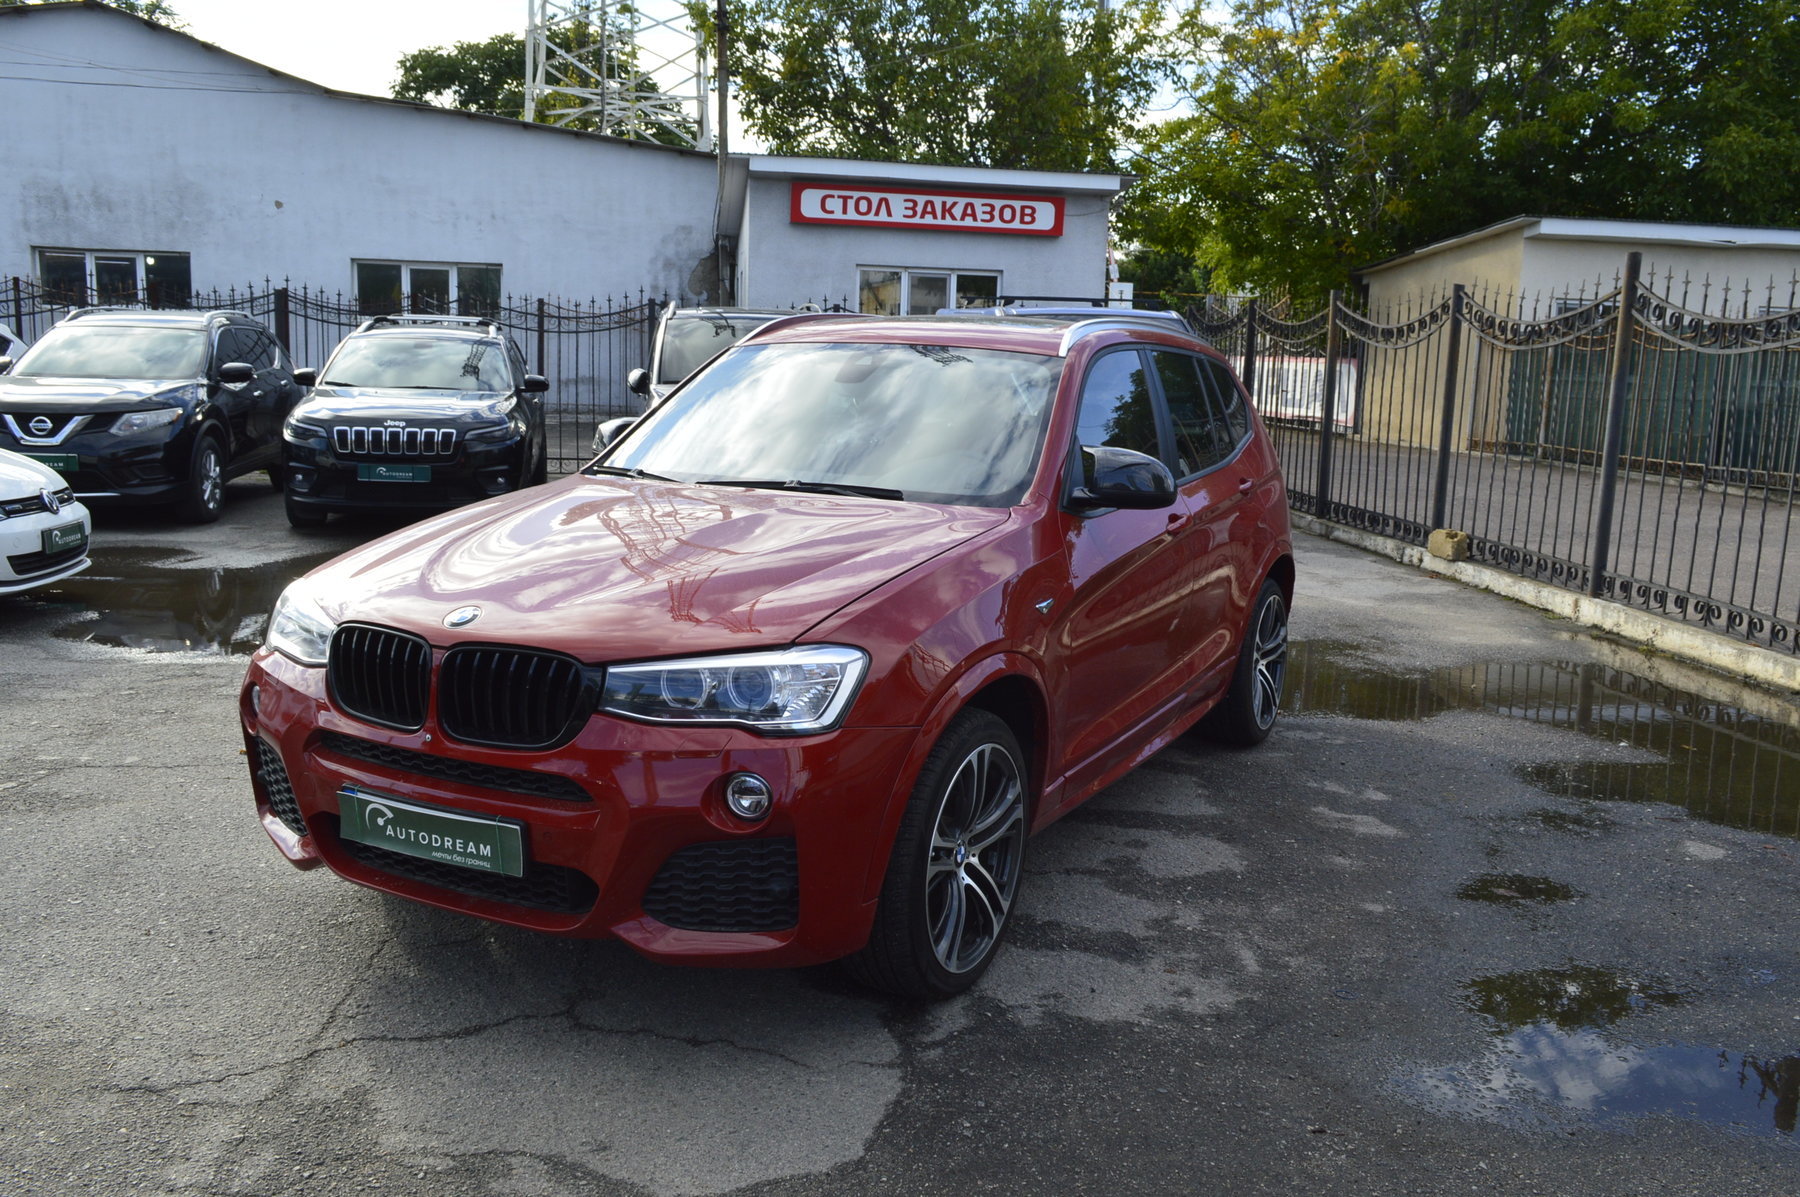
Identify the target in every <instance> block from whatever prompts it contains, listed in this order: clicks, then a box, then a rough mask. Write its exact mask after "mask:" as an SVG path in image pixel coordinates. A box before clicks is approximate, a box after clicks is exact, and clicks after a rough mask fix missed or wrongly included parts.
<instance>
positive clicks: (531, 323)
mask: <svg viewBox="0 0 1800 1197" xmlns="http://www.w3.org/2000/svg"><path fill="white" fill-rule="evenodd" d="M125 298H130V297H125ZM135 298H136V301H137V304H139V305H141V306H144V307H163V308H175V307H179V308H189V309H198V310H212V309H228V310H231V311H239V312H243V313H245V314H246V315H249V316H254V317H255V318H256V319H258V320H261V321H263V322H264V323H265V324H267V325H268V326H269V327H270V329H271V330H273V331H274V333H275V336H276V337H277V338H278V339H279V340H280V341H281V343H282V345H283V346H285V347H286V349H287V351H288V354H289V356H291V357H292V358H293V359H294V362H295V364H296V365H302V366H322V365H324V363H325V358H326V357H327V356H328V355H329V354H330V353H331V351H332V349H334V348H335V347H336V346H337V343H338V342H339V341H340V340H342V339H343V338H344V335H345V334H346V333H348V332H350V331H351V330H353V329H354V328H355V327H356V326H357V325H358V324H359V323H361V322H362V321H363V320H365V319H367V318H368V317H369V316H370V315H371V314H372V313H370V312H367V311H365V310H364V309H363V307H362V306H359V304H358V303H357V301H356V300H355V299H354V298H353V297H351V296H348V295H345V294H343V293H342V292H328V291H324V290H319V289H315V288H311V287H307V286H304V285H302V286H293V285H291V284H287V283H282V284H275V283H273V282H271V281H268V280H265V281H264V282H263V284H262V285H261V286H257V285H254V284H252V285H249V286H246V287H244V288H242V289H239V288H236V287H230V288H225V289H223V290H214V291H204V292H194V293H192V294H188V295H183V296H182V297H181V299H182V302H180V303H170V302H167V299H166V297H163V296H152V295H149V294H147V293H146V294H139V295H137V296H136V297H135ZM663 303H664V301H663V300H661V299H657V298H653V297H651V296H649V295H647V294H645V293H643V292H639V293H638V295H637V297H636V298H635V299H633V298H631V297H630V296H624V297H608V298H606V299H603V300H602V299H590V300H588V301H586V302H582V301H580V300H567V299H550V298H534V297H525V296H507V297H505V298H504V299H503V300H502V301H501V302H500V303H498V304H496V305H490V306H486V307H484V309H483V310H481V311H479V312H471V313H469V314H471V315H479V316H482V317H484V318H486V319H490V320H493V321H494V322H495V323H496V324H498V325H500V326H501V327H502V328H504V329H505V330H506V331H507V332H508V333H510V334H511V335H512V337H513V339H514V340H515V341H517V342H518V345H519V348H520V350H522V351H523V352H524V354H525V361H526V366H527V368H528V369H530V370H531V371H532V372H533V373H536V374H542V375H543V376H544V377H545V378H547V379H548V380H549V381H550V391H549V393H548V395H547V396H546V399H545V403H546V405H545V411H546V414H547V416H548V417H549V419H548V424H549V434H550V467H551V470H552V471H553V472H562V473H566V472H568V471H570V470H573V469H575V468H577V467H578V466H580V465H582V464H583V463H585V462H586V461H587V460H588V458H589V457H590V456H591V453H590V451H589V447H590V445H591V443H592V440H593V435H594V427H595V425H596V424H598V423H599V422H600V421H601V420H605V419H608V418H610V417H612V416H619V415H636V414H637V413H638V412H639V411H641V410H643V401H642V400H641V399H639V398H638V397H637V396H636V395H633V394H632V393H631V392H630V391H629V390H627V389H626V386H625V375H626V373H627V372H628V371H630V370H631V369H632V368H633V367H635V366H647V365H649V364H650V338H651V336H652V334H653V333H654V332H655V329H656V319H657V315H658V313H659V312H660V311H661V309H662V306H663ZM419 306H420V310H427V309H428V306H429V305H428V304H426V303H424V302H423V301H422V302H421V304H420V305H419ZM70 310H71V305H70V304H69V302H68V301H67V297H66V296H64V295H61V294H60V293H58V292H56V291H54V290H51V289H47V288H45V287H43V286H42V285H40V284H39V283H38V282H37V281H35V280H32V279H22V278H13V279H10V280H7V283H6V285H5V290H4V292H3V293H0V321H4V322H6V323H8V324H11V325H12V327H13V328H14V329H16V330H17V331H18V332H19V334H20V335H21V336H23V337H24V338H25V340H26V341H28V342H29V341H35V340H37V338H39V337H41V336H42V335H43V334H44V333H45V332H47V331H49V329H50V327H51V326H52V325H54V324H55V323H56V322H57V321H58V320H60V319H62V318H63V317H64V316H66V315H67V314H68V313H69V311H70ZM401 310H405V311H410V310H413V307H412V304H411V302H410V300H407V301H405V302H403V305H402V309H401Z"/></svg>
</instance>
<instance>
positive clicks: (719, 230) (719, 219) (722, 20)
mask: <svg viewBox="0 0 1800 1197" xmlns="http://www.w3.org/2000/svg"><path fill="white" fill-rule="evenodd" d="M729 22H730V16H729V14H728V13H727V12H726V10H725V0H717V3H716V4H715V6H714V8H713V25H714V28H715V29H717V30H718V43H719V46H718V50H719V65H718V69H717V72H716V75H715V77H716V78H717V80H718V84H719V120H718V128H717V130H716V131H715V133H714V136H713V150H714V151H715V152H716V153H717V154H718V155H719V200H718V205H717V209H716V212H715V215H714V216H713V261H714V262H716V263H717V264H718V271H719V280H718V290H717V295H718V299H719V302H721V303H725V302H727V301H729V300H733V299H735V298H736V296H734V295H732V294H731V286H730V284H731V279H730V278H729V277H727V276H728V275H729V273H730V270H731V264H730V261H729V255H728V254H727V253H726V252H725V250H726V243H727V241H728V236H727V234H726V232H725V230H724V228H723V227H722V225H723V224H724V220H725V159H726V156H727V153H728V151H729V149H730V138H729V137H728V136H727V134H726V131H725V100H726V97H727V96H728V95H729V94H730V92H731V70H730V68H729V67H728V66H727V65H726V61H725V47H726V45H727V42H728V40H729V38H730V36H731V26H730V24H729Z"/></svg>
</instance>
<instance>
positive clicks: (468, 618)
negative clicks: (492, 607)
mask: <svg viewBox="0 0 1800 1197" xmlns="http://www.w3.org/2000/svg"><path fill="white" fill-rule="evenodd" d="M480 618H481V608H480V607H458V608H457V609H456V610H454V611H452V612H450V614H448V615H446V616H444V626H445V627H447V628H466V627H468V626H469V625H470V624H472V623H474V622H475V621H476V620H477V619H480Z"/></svg>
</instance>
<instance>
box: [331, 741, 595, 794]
mask: <svg viewBox="0 0 1800 1197" xmlns="http://www.w3.org/2000/svg"><path fill="white" fill-rule="evenodd" d="M320 743H321V744H323V745H324V747H325V748H326V749H327V750H328V751H331V752H336V753H339V754H340V755H343V756H347V757H352V758H354V759H356V760H359V761H366V762H368V763H369V764H372V765H381V766H383V767H385V768H388V769H392V770H394V771H395V772H397V773H413V774H418V775H419V776H422V777H434V778H437V779H438V780H439V781H455V782H461V783H462V784H463V785H468V786H477V787H479V788H481V789H484V790H504V791H506V792H507V793H511V794H527V795H530V796H531V797H533V798H555V799H556V800H558V801H560V802H592V801H593V800H594V799H593V796H592V795H591V794H589V793H588V792H587V791H586V790H585V789H583V788H582V787H581V783H580V782H578V781H576V780H575V779H574V778H572V777H566V776H564V775H563V774H561V773H539V772H537V771H535V770H532V769H507V768H503V767H501V766H499V765H484V764H481V763H480V762H478V761H462V760H457V759H456V758H455V757H448V756H437V755H435V754H433V753H429V752H415V751H413V750H412V749H410V748H399V747H396V746H395V745H392V744H377V743H375V742H374V741H373V740H362V739H358V738H357V737H355V736H346V735H344V734H343V733H342V732H326V733H325V735H324V736H323V737H322V738H321V739H320Z"/></svg>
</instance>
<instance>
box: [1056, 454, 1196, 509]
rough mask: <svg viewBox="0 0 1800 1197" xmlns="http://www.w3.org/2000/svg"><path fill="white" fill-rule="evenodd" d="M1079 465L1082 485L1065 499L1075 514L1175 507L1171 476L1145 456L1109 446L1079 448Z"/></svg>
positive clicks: (1165, 467) (1173, 477)
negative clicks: (1114, 509) (1105, 510)
mask: <svg viewBox="0 0 1800 1197" xmlns="http://www.w3.org/2000/svg"><path fill="white" fill-rule="evenodd" d="M1081 465H1082V474H1083V476H1084V478H1085V479H1086V484H1085V485H1083V486H1078V487H1076V488H1075V490H1074V492H1073V493H1072V494H1070V496H1069V506H1070V507H1071V508H1073V509H1074V510H1076V511H1091V510H1093V509H1095V508H1100V507H1123V508H1127V509H1129V510H1135V511H1151V510H1154V509H1156V508H1158V507H1173V506H1174V505H1175V475H1173V474H1171V473H1170V472H1169V467H1168V466H1166V465H1164V464H1163V463H1162V462H1160V461H1158V460H1156V458H1154V457H1151V456H1149V455H1148V454H1145V453H1139V452H1138V451H1137V450H1135V449H1119V448H1115V447H1114V446H1112V445H1083V446H1082V447H1081Z"/></svg>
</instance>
